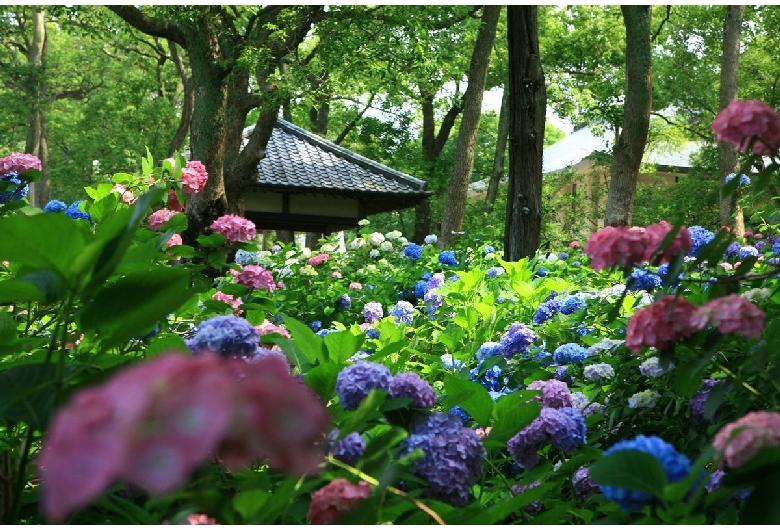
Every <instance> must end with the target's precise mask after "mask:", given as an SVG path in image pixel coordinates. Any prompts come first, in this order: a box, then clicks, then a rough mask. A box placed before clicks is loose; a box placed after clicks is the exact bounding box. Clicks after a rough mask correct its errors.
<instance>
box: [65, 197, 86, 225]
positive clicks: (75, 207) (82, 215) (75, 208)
mask: <svg viewBox="0 0 780 530" xmlns="http://www.w3.org/2000/svg"><path fill="white" fill-rule="evenodd" d="M82 202H84V201H76V202H74V203H73V204H71V205H70V206H68V208H67V210H65V215H67V216H68V217H70V218H71V219H84V220H86V221H89V222H90V223H91V222H92V217H90V216H89V214H88V213H87V212H84V211H82V210H80V209H79V205H80V204H81V203H82Z"/></svg>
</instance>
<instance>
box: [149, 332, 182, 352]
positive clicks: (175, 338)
mask: <svg viewBox="0 0 780 530" xmlns="http://www.w3.org/2000/svg"><path fill="white" fill-rule="evenodd" d="M169 352H181V353H190V349H189V348H188V347H187V345H186V344H185V343H184V339H182V338H181V336H180V335H176V334H170V335H164V336H161V337H155V338H154V339H152V341H151V342H150V343H149V345H148V346H147V347H146V356H147V357H153V356H155V355H160V354H163V353H169Z"/></svg>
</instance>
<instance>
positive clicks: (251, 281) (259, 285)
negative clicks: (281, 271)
mask: <svg viewBox="0 0 780 530" xmlns="http://www.w3.org/2000/svg"><path fill="white" fill-rule="evenodd" d="M239 267H241V271H237V270H235V269H231V270H230V274H232V275H233V277H234V278H235V279H236V282H237V283H240V284H241V285H244V286H246V287H249V288H250V289H268V292H270V293H272V292H274V289H276V283H274V276H273V274H272V273H271V271H268V270H265V269H264V268H263V267H261V266H260V265H243V266H241V265H239Z"/></svg>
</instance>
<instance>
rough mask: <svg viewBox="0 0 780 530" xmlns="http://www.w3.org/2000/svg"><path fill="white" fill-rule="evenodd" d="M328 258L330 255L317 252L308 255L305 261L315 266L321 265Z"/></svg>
mask: <svg viewBox="0 0 780 530" xmlns="http://www.w3.org/2000/svg"><path fill="white" fill-rule="evenodd" d="M329 259H330V256H329V255H328V254H317V255H316V256H312V257H310V258H309V261H308V262H307V263H308V264H309V265H311V266H312V267H316V266H317V265H322V264H323V263H325V262H326V261H328V260H329Z"/></svg>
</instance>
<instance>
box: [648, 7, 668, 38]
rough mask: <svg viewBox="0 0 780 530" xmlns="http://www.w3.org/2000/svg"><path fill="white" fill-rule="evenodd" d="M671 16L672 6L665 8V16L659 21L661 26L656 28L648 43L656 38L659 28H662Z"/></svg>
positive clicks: (659, 31)
mask: <svg viewBox="0 0 780 530" xmlns="http://www.w3.org/2000/svg"><path fill="white" fill-rule="evenodd" d="M671 14H672V6H666V16H665V17H664V18H663V20H661V24H660V25H659V26H658V29H657V30H655V33H653V35H652V36H651V37H650V42H654V41H655V39H656V37H658V34H659V33H661V28H663V27H664V24H666V23H667V22H668V21H669V17H670V16H671Z"/></svg>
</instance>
